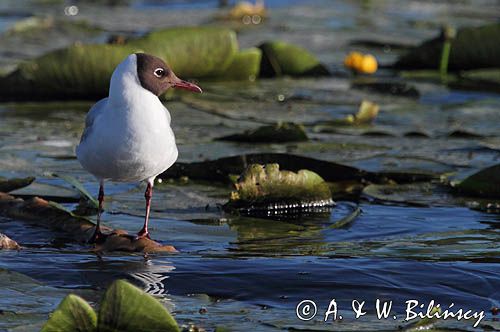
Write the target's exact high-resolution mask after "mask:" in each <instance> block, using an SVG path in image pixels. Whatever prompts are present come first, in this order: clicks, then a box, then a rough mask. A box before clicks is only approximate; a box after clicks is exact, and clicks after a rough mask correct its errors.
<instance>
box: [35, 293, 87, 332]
mask: <svg viewBox="0 0 500 332" xmlns="http://www.w3.org/2000/svg"><path fill="white" fill-rule="evenodd" d="M96 327H97V317H96V314H95V312H94V310H93V309H92V307H90V305H89V304H88V303H87V302H86V301H85V300H84V299H82V298H81V297H79V296H76V295H73V294H70V295H68V296H66V297H65V298H64V300H63V301H62V302H61V303H60V304H59V306H58V307H57V309H56V311H54V312H53V313H52V315H51V317H50V319H49V320H48V321H47V323H46V324H45V325H44V327H43V328H42V330H41V332H66V331H75V332H93V331H96Z"/></svg>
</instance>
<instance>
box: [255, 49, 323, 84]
mask: <svg viewBox="0 0 500 332" xmlns="http://www.w3.org/2000/svg"><path fill="white" fill-rule="evenodd" d="M259 48H260V49H261V50H262V61H261V65H260V75H261V76H263V77H273V76H281V75H290V76H326V75H330V73H329V71H328V69H326V67H325V66H324V65H323V64H321V63H320V62H319V60H318V59H317V58H316V57H315V56H314V55H313V54H311V53H310V52H309V51H307V50H306V49H304V48H302V47H300V46H297V45H293V44H289V43H286V42H283V41H269V42H265V43H263V44H261V45H260V46H259Z"/></svg>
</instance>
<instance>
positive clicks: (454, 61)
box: [394, 23, 500, 71]
mask: <svg viewBox="0 0 500 332" xmlns="http://www.w3.org/2000/svg"><path fill="white" fill-rule="evenodd" d="M499 40H500V23H494V24H489V25H484V26H480V27H466V28H462V29H459V30H458V32H457V35H456V38H455V39H453V40H452V41H450V42H451V51H450V57H449V62H448V69H449V70H452V71H457V70H468V69H478V68H492V67H497V68H499V67H500V43H499V42H498V41H499ZM443 44H444V37H443V36H439V37H437V38H434V39H431V40H428V41H425V42H423V43H422V44H421V45H419V46H417V47H415V48H413V49H411V50H410V51H408V53H406V54H405V55H403V56H401V57H400V58H399V59H398V60H397V61H396V63H395V64H394V67H396V68H400V69H436V70H437V69H438V68H439V63H440V59H441V51H442V48H443Z"/></svg>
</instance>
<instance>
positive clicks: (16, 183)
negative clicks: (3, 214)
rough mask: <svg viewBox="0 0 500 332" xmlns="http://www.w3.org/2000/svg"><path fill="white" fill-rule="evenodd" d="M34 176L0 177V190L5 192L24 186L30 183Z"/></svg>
mask: <svg viewBox="0 0 500 332" xmlns="http://www.w3.org/2000/svg"><path fill="white" fill-rule="evenodd" d="M33 181H35V178H34V177H32V176H30V177H27V178H16V179H5V178H0V192H4V193H7V192H9V191H12V190H16V189H19V188H23V187H26V186H28V185H30V184H31V183H32V182H33Z"/></svg>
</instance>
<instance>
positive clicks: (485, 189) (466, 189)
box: [451, 164, 500, 198]
mask: <svg viewBox="0 0 500 332" xmlns="http://www.w3.org/2000/svg"><path fill="white" fill-rule="evenodd" d="M451 185H452V186H453V187H455V188H456V189H457V190H458V191H459V192H462V193H465V194H469V195H474V196H481V197H492V198H500V164H497V165H494V166H490V167H487V168H484V169H482V170H480V171H478V172H475V173H473V174H472V175H470V176H467V177H465V178H464V179H463V180H461V181H460V180H458V179H455V180H452V181H451Z"/></svg>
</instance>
